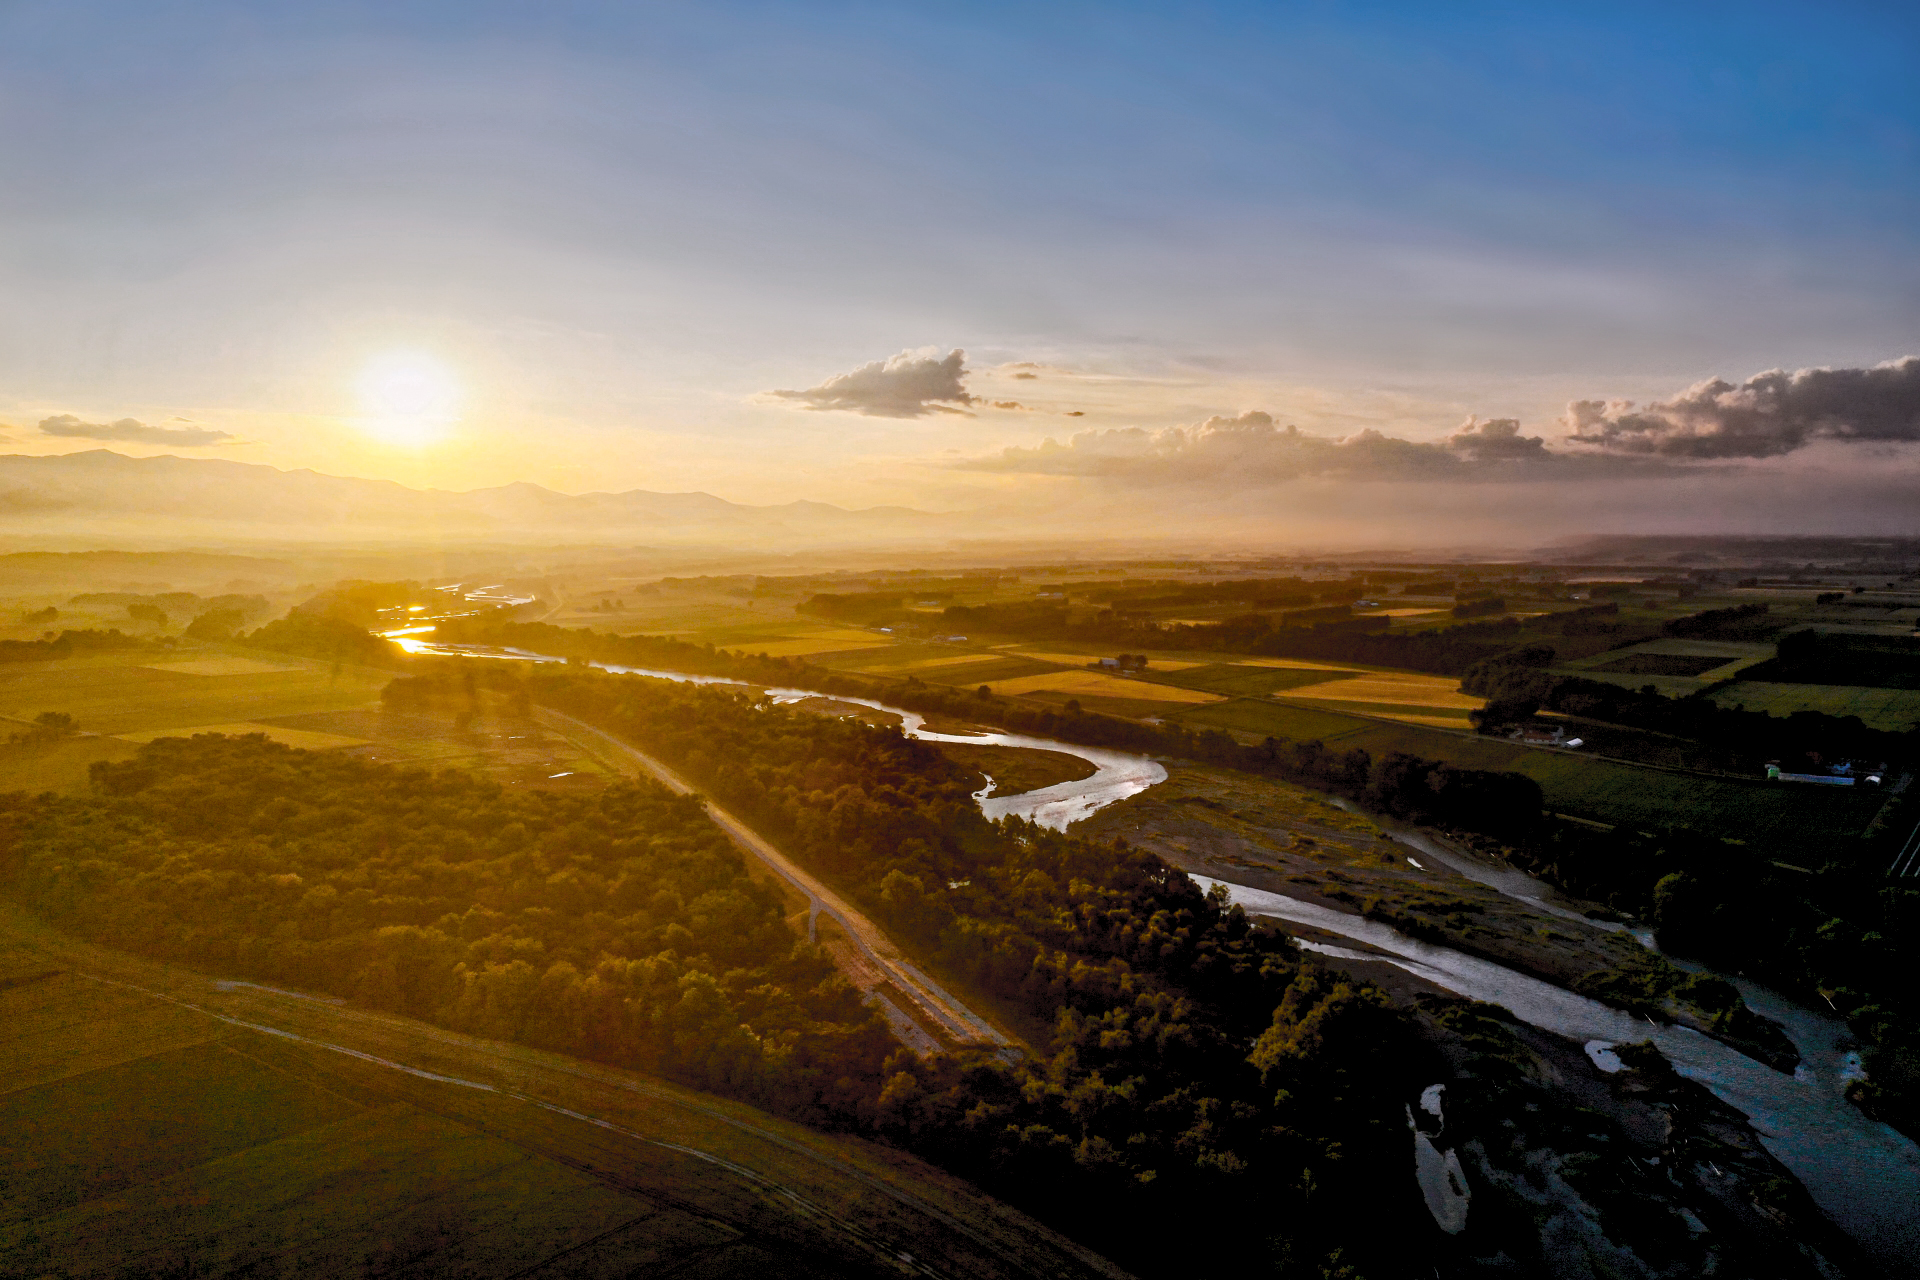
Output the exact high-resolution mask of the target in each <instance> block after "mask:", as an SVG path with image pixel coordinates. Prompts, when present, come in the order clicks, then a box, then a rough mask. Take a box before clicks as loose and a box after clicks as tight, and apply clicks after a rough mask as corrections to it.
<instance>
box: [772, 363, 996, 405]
mask: <svg viewBox="0 0 1920 1280" xmlns="http://www.w3.org/2000/svg"><path fill="white" fill-rule="evenodd" d="M966 363H967V353H966V352H964V351H961V350H959V349H957V348H956V349H955V350H953V351H950V352H948V353H947V354H946V355H944V356H942V355H941V354H940V353H939V348H937V347H923V348H921V349H920V350H918V351H902V352H901V353H900V354H899V355H897V356H894V357H893V358H892V359H890V360H876V361H874V362H873V363H872V364H866V365H861V366H860V367H859V368H858V369H855V370H854V371H853V372H852V373H842V374H837V375H835V376H834V377H831V378H828V379H827V380H826V381H825V382H823V383H821V384H820V385H819V386H817V387H809V388H808V389H807V390H805V391H769V392H767V394H768V395H769V396H773V397H775V398H777V399H781V400H795V401H798V402H800V404H801V405H802V406H803V407H804V408H808V409H839V410H842V411H844V412H847V413H861V414H865V415H867V416H868V417H871V418H919V417H924V416H926V415H927V414H929V413H962V414H964V413H966V410H965V409H962V408H956V407H955V406H957V405H969V404H974V403H976V400H975V398H974V397H973V396H971V395H968V394H967V388H966V376H967V368H966Z"/></svg>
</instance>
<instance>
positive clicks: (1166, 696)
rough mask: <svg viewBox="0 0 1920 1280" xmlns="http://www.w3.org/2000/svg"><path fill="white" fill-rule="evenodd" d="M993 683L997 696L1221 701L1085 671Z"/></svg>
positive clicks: (1201, 693) (1197, 692) (1203, 694)
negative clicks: (1040, 694) (1054, 694)
mask: <svg viewBox="0 0 1920 1280" xmlns="http://www.w3.org/2000/svg"><path fill="white" fill-rule="evenodd" d="M982 683H988V681H986V680H985V679H983V680H982ZM991 683H992V684H993V691H994V692H995V693H998V694H1003V695H1006V696H1010V697H1019V696H1021V695H1023V694H1029V693H1038V692H1040V691H1041V690H1046V691H1047V692H1050V693H1065V694H1070V695H1072V696H1074V697H1081V696H1084V695H1087V694H1092V695H1093V696H1095V697H1104V698H1123V699H1126V700H1128V701H1131V702H1217V701H1219V700H1220V698H1221V695H1220V694H1217V693H1207V692H1205V691H1204V690H1200V689H1183V688H1180V687H1179V686H1178V685H1170V684H1158V683H1154V682H1151V681H1146V680H1128V679H1123V678H1121V677H1120V676H1110V675H1106V674H1103V673H1102V672H1099V671H1088V670H1086V669H1084V668H1081V669H1078V670H1072V669H1069V670H1065V671H1046V672H1041V673H1039V674H1036V675H1029V676H1020V677H1016V678H1014V679H1011V680H998V681H993V682H991Z"/></svg>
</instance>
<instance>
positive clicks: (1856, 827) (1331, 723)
mask: <svg viewBox="0 0 1920 1280" xmlns="http://www.w3.org/2000/svg"><path fill="white" fill-rule="evenodd" d="M1178 719H1180V720H1181V721H1183V722H1185V723H1188V724H1194V725H1211V726H1215V727H1218V728H1223V729H1229V730H1235V731H1238V732H1240V733H1245V734H1250V735H1262V736H1264V735H1267V734H1273V735H1276V736H1280V737H1286V738H1293V739H1296V740H1299V739H1308V738H1319V739H1320V740H1321V741H1323V742H1325V743H1326V744H1327V746H1328V747H1330V748H1332V749H1334V750H1339V751H1350V750H1353V749H1355V748H1360V749H1363V750H1365V751H1367V752H1369V753H1370V754H1372V755H1373V756H1374V758H1375V759H1378V758H1379V757H1380V756H1382V755H1384V754H1385V753H1387V752H1389V751H1405V752H1409V753H1411V754H1414V755H1420V756H1425V757H1427V758H1429V759H1439V760H1445V761H1447V762H1449V763H1451V764H1454V765H1458V766H1460V767H1462V768H1470V769H1511V770H1513V771H1515V772H1518V773H1522V774H1525V775H1527V776H1528V777H1530V778H1532V779H1534V780H1535V781H1536V782H1538V783H1539V784H1540V787H1541V790H1542V791H1543V792H1544V793H1545V797H1546V803H1547V807H1548V808H1549V809H1551V810H1553V811H1554V812H1557V813H1566V814H1571V815H1573V816H1574V817H1579V818H1587V819H1591V820H1593V821H1596V822H1604V823H1608V824H1610V825H1618V826H1627V827H1631V828H1633V829H1634V830H1646V831H1654V830H1661V829H1664V828H1666V827H1670V826H1675V825H1682V824H1684V825H1689V826H1693V827H1696V828H1698V829H1700V830H1702V831H1708V832H1711V833H1713V834H1716V835H1720V836H1723V837H1726V838H1729V839H1736V840H1765V841H1767V842H1768V843H1769V844H1770V846H1771V847H1772V848H1774V849H1786V848H1789V847H1793V846H1796V845H1799V846H1805V847H1807V849H1808V852H1807V853H1806V854H1805V856H1807V857H1814V858H1817V857H1819V856H1820V850H1822V849H1824V848H1826V847H1827V846H1828V845H1830V844H1831V843H1833V842H1834V841H1836V840H1843V839H1846V838H1849V837H1851V836H1853V835H1855V834H1857V833H1858V832H1859V831H1860V830H1861V828H1863V827H1865V826H1866V824H1867V823H1868V822H1869V821H1870V820H1871V819H1872V818H1873V815H1874V813H1876V812H1877V811H1878V810H1879V808H1880V806H1881V805H1882V804H1883V803H1884V802H1885V797H1884V796H1882V795H1880V794H1879V793H1878V792H1871V793H1869V792H1861V793H1852V792H1846V791H1839V790H1821V791H1813V790H1811V789H1800V788H1787V787H1780V786H1770V785H1768V784H1767V783H1765V782H1762V781H1758V780H1756V781H1754V782H1751V783H1749V782H1743V781H1739V780H1735V779H1719V778H1709V777H1703V776H1700V775H1697V774H1688V773H1675V772H1667V771H1664V770H1659V769H1645V768H1640V767H1637V766H1634V765H1630V764H1620V763H1616V762H1614V761H1610V760H1598V759H1594V758H1592V757H1586V756H1580V755H1575V754H1569V753H1566V752H1558V751H1542V750H1537V749H1534V748H1530V747H1523V746H1521V745H1519V744H1518V743H1514V742H1508V741H1506V740H1504V739H1496V738H1480V737H1475V736H1471V735H1467V734H1457V733H1448V732H1444V731H1440V730H1438V729H1434V728H1428V727H1425V726H1421V725H1416V724H1385V723H1382V722H1380V721H1377V720H1364V719H1360V718H1358V717H1354V716H1342V715H1338V714H1335V713H1333V712H1331V711H1328V710H1322V709H1318V708H1307V707H1302V706H1298V705H1293V704H1285V703H1280V702H1278V701H1267V702H1262V701H1255V700H1252V699H1242V700H1236V701H1233V702H1227V703H1221V704H1219V705H1216V706H1209V707H1195V708H1190V709H1187V710H1183V711H1181V712H1180V713H1178Z"/></svg>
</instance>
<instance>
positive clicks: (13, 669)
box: [0, 649, 392, 795]
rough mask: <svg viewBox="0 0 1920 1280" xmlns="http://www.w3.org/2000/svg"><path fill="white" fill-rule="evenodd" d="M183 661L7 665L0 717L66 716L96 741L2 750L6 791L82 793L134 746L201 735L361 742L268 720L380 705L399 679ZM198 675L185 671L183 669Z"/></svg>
mask: <svg viewBox="0 0 1920 1280" xmlns="http://www.w3.org/2000/svg"><path fill="white" fill-rule="evenodd" d="M186 653H187V654H188V655H194V656H182V657H181V658H180V659H178V660H177V661H175V660H163V661H160V662H157V663H156V662H154V661H152V659H153V658H154V657H155V656H156V655H154V654H153V653H151V652H142V651H129V652H120V653H98V654H85V655H82V656H79V657H74V658H65V659H58V660H55V661H51V662H15V663H7V664H5V665H0V715H5V716H9V717H11V718H13V719H15V720H21V721H27V720H31V719H32V718H33V717H34V716H36V715H38V714H39V713H40V712H42V711H64V712H66V713H67V714H69V715H71V716H72V717H73V718H74V720H75V722H76V723H77V724H78V725H79V727H80V728H81V729H82V730H83V731H85V732H86V733H88V734H89V735H94V734H97V735H100V736H98V737H94V736H88V737H82V738H75V739H71V740H69V741H67V742H63V743H59V744H56V745H52V746H28V745H24V744H20V745H6V746H0V791H27V792H32V793H38V792H41V791H56V792H61V793H64V794H69V795H72V794H78V793H80V792H83V791H85V790H86V788H87V786H88V777H87V768H88V766H89V765H91V764H93V763H94V762H95V761H97V760H123V759H126V758H127V757H128V756H131V755H132V754H133V752H134V750H135V746H134V744H135V743H138V742H146V741H150V740H152V739H153V738H157V737H171V736H180V735H187V734H193V733H208V732H220V733H266V734H268V736H270V737H273V738H275V739H277V740H279V741H283V742H287V743H288V744H289V745H292V746H300V747H343V746H349V745H352V743H353V741H354V739H352V738H349V737H343V736H341V735H338V734H329V733H327V732H326V731H324V730H323V731H321V733H320V734H319V735H318V736H314V735H312V733H311V731H310V730H309V729H308V728H307V727H306V726H298V725H296V726H286V727H285V728H281V727H276V726H275V725H272V724H269V723H262V722H263V721H268V720H272V719H277V718H280V717H287V716H298V715H303V714H312V713H317V712H328V711H336V710H342V709H346V708H351V707H364V706H368V705H370V704H373V703H375V702H376V701H377V700H378V699H379V696H380V690H381V689H382V688H384V687H385V686H386V683H387V681H388V680H390V679H392V676H391V675H390V674H388V673H386V672H381V671H372V670H368V669H366V668H363V667H345V666H343V667H340V668H338V669H335V668H334V667H333V666H332V665H331V664H329V663H325V662H312V661H307V660H305V659H300V658H279V657H278V656H277V655H276V656H275V659H274V660H273V661H271V662H266V661H262V660H260V659H257V658H254V657H251V656H248V655H245V654H240V653H233V652H230V651H223V650H219V649H206V650H200V651H194V650H188V651H186ZM183 667H185V668H189V669H187V670H182V669H181V668H183Z"/></svg>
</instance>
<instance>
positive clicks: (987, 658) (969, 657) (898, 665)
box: [834, 653, 1000, 675]
mask: <svg viewBox="0 0 1920 1280" xmlns="http://www.w3.org/2000/svg"><path fill="white" fill-rule="evenodd" d="M998 661H1000V655H999V654H997V653H946V654H941V655H939V656H936V657H928V658H916V659H914V660H913V661H911V662H886V663H882V664H880V665H878V666H868V667H863V668H860V670H864V671H867V672H870V673H874V674H882V675H891V674H893V673H896V672H906V671H932V670H935V669H936V668H939V667H966V666H973V665H976V664H979V663H983V662H998ZM834 665H835V666H843V665H846V664H843V663H835V664H834Z"/></svg>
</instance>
